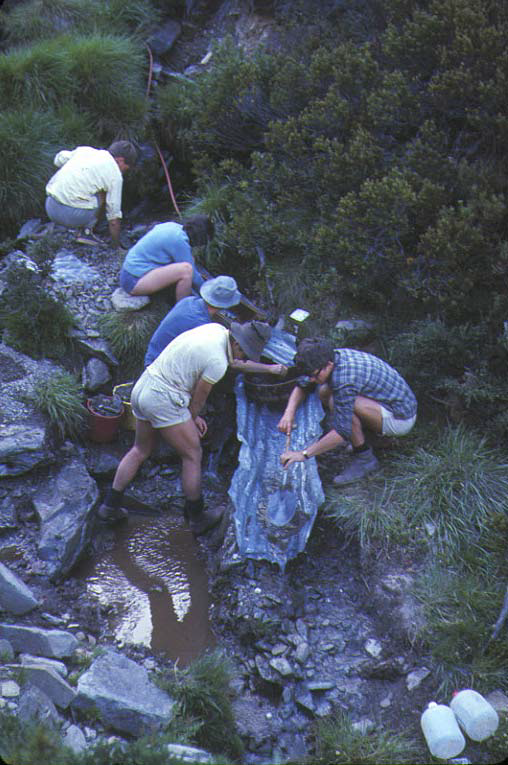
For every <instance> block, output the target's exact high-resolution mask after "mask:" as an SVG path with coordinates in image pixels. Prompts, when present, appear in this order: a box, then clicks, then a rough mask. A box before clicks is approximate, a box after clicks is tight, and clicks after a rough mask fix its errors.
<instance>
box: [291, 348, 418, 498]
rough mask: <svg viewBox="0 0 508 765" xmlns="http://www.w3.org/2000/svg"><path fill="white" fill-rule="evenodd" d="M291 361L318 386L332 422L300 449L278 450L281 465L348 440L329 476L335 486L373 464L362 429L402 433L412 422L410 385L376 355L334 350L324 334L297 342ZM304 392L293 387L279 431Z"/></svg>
mask: <svg viewBox="0 0 508 765" xmlns="http://www.w3.org/2000/svg"><path fill="white" fill-rule="evenodd" d="M295 363H296V364H298V365H299V366H300V367H301V368H302V369H303V371H304V373H305V374H307V375H308V376H309V381H310V383H315V384H317V385H318V386H319V396H320V398H321V401H322V403H323V405H324V407H325V410H329V411H330V414H331V421H332V424H333V426H332V429H331V430H330V431H329V432H328V433H326V434H325V435H324V436H323V437H322V438H320V439H319V441H317V442H316V443H314V444H312V445H310V446H309V447H307V448H306V449H303V450H302V451H287V452H284V454H282V456H281V461H282V464H283V465H284V467H289V465H291V464H292V463H293V462H302V461H303V460H305V459H308V458H309V457H317V456H318V454H323V453H324V452H327V451H329V450H331V449H335V448H336V447H340V446H345V445H346V444H348V443H351V444H352V447H353V458H352V460H351V463H350V464H349V465H348V466H347V467H346V469H345V470H344V471H343V472H342V473H340V474H339V475H337V476H336V477H335V478H334V480H333V482H334V484H335V485H336V486H345V485H346V484H349V483H353V482H355V481H358V480H360V479H361V478H363V477H364V476H365V475H367V474H368V473H371V472H372V471H374V470H376V469H377V468H378V467H379V463H378V461H377V459H376V457H375V455H374V453H373V451H372V449H371V448H370V447H369V446H368V444H367V443H366V440H365V433H364V430H371V431H373V432H374V433H379V434H382V435H384V436H403V435H406V433H409V431H410V430H411V428H412V427H413V425H414V424H415V421H416V409H417V403H416V398H415V396H414V393H413V391H412V390H411V388H410V387H409V385H408V384H407V383H406V381H405V380H404V379H403V378H402V377H401V376H400V374H399V373H398V372H397V371H396V370H395V369H394V368H393V367H391V366H390V365H389V364H387V363H386V361H383V360H382V359H380V358H378V357H377V356H373V355H372V354H370V353H365V352H363V351H357V350H352V349H350V348H339V349H337V350H334V348H333V345H332V343H331V342H330V341H328V340H326V339H323V338H307V339H305V340H302V342H301V343H300V344H299V345H298V351H297V354H296V357H295ZM306 395H307V393H306V390H305V389H304V388H303V387H301V386H298V385H297V386H296V388H294V389H293V391H292V393H291V396H290V397H289V401H288V404H287V406H286V409H285V411H284V414H283V415H282V418H281V420H280V421H279V423H278V426H277V427H278V429H279V430H280V431H282V432H283V433H286V434H288V433H290V432H291V429H292V427H293V421H294V418H295V413H296V410H297V408H298V407H299V405H300V404H301V402H302V401H303V400H304V399H305V396H306Z"/></svg>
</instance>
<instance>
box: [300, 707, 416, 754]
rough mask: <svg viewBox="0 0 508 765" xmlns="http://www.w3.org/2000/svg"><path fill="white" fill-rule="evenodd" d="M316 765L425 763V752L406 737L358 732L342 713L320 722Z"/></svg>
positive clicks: (386, 733) (315, 731)
mask: <svg viewBox="0 0 508 765" xmlns="http://www.w3.org/2000/svg"><path fill="white" fill-rule="evenodd" d="M314 741H315V749H316V757H315V758H314V759H313V760H312V762H313V763H315V765H329V763H332V762H333V763H334V765H351V763H355V765H383V763H384V764H385V765H388V763H390V765H397V764H398V763H412V765H416V763H423V762H425V760H424V759H423V754H424V753H423V752H422V751H421V747H420V746H419V745H418V744H417V742H416V741H413V740H411V739H410V738H409V737H408V736H406V735H404V734H398V733H392V732H390V731H377V730H375V729H374V730H372V731H370V732H367V733H363V732H362V731H360V730H356V729H355V728H354V727H353V724H352V722H351V720H350V718H349V717H348V715H346V714H345V713H343V712H339V713H338V714H337V715H335V716H333V717H329V718H326V719H323V720H319V721H318V722H317V723H316V725H315V727H314Z"/></svg>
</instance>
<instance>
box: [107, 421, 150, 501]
mask: <svg viewBox="0 0 508 765" xmlns="http://www.w3.org/2000/svg"><path fill="white" fill-rule="evenodd" d="M156 437H157V433H156V431H155V429H154V428H153V427H152V425H150V423H149V422H146V421H145V420H136V437H135V440H134V444H133V446H132V447H131V448H130V449H129V451H128V452H127V454H126V455H125V456H124V457H123V458H122V460H121V461H120V464H119V465H118V467H117V469H116V473H115V477H114V479H113V489H116V491H124V489H126V488H127V486H128V485H129V484H130V482H131V481H132V480H133V478H134V476H135V475H136V473H137V472H138V470H139V468H140V467H141V465H142V464H143V462H144V461H145V460H146V459H147V458H148V457H149V456H150V454H151V453H152V450H153V448H154V446H155V440H156Z"/></svg>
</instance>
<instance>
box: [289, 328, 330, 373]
mask: <svg viewBox="0 0 508 765" xmlns="http://www.w3.org/2000/svg"><path fill="white" fill-rule="evenodd" d="M334 359H335V351H334V347H333V343H332V342H331V341H330V340H327V339H326V338H325V337H306V338H305V339H304V340H302V341H301V342H300V343H298V348H297V352H296V356H295V361H294V363H295V366H297V367H298V368H299V369H301V370H302V372H303V373H304V374H308V375H310V374H312V372H314V371H315V370H316V369H322V367H324V366H326V365H327V364H328V362H329V361H334Z"/></svg>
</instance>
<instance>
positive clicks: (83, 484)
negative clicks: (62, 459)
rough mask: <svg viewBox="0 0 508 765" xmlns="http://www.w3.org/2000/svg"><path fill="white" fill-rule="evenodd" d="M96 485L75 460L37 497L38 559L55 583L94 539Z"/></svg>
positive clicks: (62, 469) (34, 501) (38, 493)
mask: <svg viewBox="0 0 508 765" xmlns="http://www.w3.org/2000/svg"><path fill="white" fill-rule="evenodd" d="M98 498H99V490H98V488H97V484H96V483H95V481H94V480H93V478H91V477H90V475H89V474H88V471H87V470H86V468H85V465H84V464H83V463H82V462H81V461H80V460H78V459H72V460H71V461H70V462H68V463H67V464H66V465H64V466H63V467H62V468H61V469H60V470H59V471H58V472H57V473H56V475H55V476H54V477H53V478H52V479H51V480H49V481H47V482H46V483H45V484H44V486H43V487H42V488H41V489H40V490H39V491H38V492H37V493H36V494H35V495H34V497H33V504H34V507H35V510H36V512H37V515H38V517H39V520H40V523H41V535H40V540H39V545H38V547H39V555H40V556H41V558H42V559H43V560H45V561H48V564H49V574H50V576H51V578H52V579H59V578H61V577H63V576H65V575H66V574H67V573H68V572H69V571H70V570H71V568H72V567H73V566H74V564H75V563H76V562H77V561H78V560H79V558H80V557H81V555H82V553H83V550H84V548H85V547H86V545H87V544H88V542H89V540H90V536H91V529H92V521H93V513H92V511H93V508H94V507H95V505H96V503H97V500H98Z"/></svg>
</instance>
